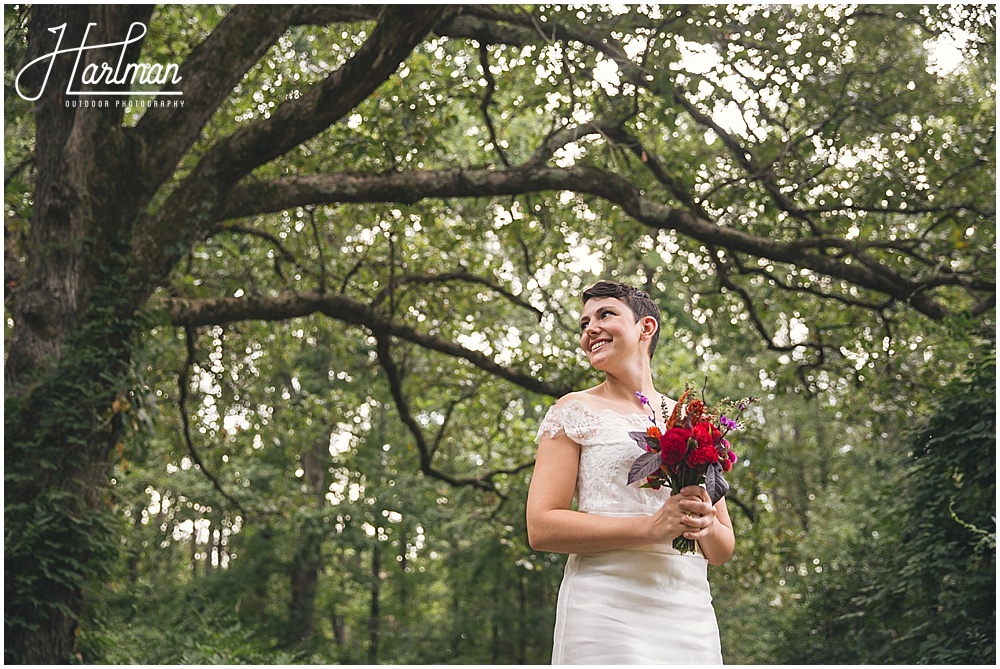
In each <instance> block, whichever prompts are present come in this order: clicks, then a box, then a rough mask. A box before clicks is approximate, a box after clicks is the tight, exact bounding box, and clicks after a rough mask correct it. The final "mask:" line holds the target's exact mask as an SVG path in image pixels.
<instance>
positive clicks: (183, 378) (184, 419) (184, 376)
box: [177, 326, 249, 520]
mask: <svg viewBox="0 0 1000 669" xmlns="http://www.w3.org/2000/svg"><path fill="white" fill-rule="evenodd" d="M184 334H185V337H184V342H185V345H186V348H187V357H186V358H185V359H184V366H183V367H182V368H181V372H180V374H178V375H177V408H178V410H179V411H180V414H181V428H182V429H181V433H182V435H183V437H184V443H185V444H186V445H187V448H188V453H189V454H190V455H191V460H193V461H194V464H195V465H197V466H198V469H200V470H201V473H202V474H204V475H205V476H206V478H208V480H209V481H211V483H212V487H213V488H215V489H216V490H217V491H218V492H219V494H220V495H222V496H223V497H224V498H225V499H226V500H228V501H229V502H230V503H231V504H233V505H234V506H235V507H236V508H237V509H239V510H240V513H242V514H243V519H244V520H246V519H248V517H249V515H248V514H247V510H246V509H245V508H243V504H241V503H240V501H239V500H238V499H236V498H235V497H233V496H232V495H230V494H229V493H228V492H226V490H225V488H223V487H222V483H220V482H219V479H218V478H217V477H216V476H215V475H214V474H212V472H211V470H209V469H208V467H206V466H205V463H204V462H202V460H201V456H199V455H198V450H197V449H196V448H195V447H194V439H192V438H191V424H190V420H189V419H188V414H187V406H186V404H187V396H188V379H189V377H190V374H191V367H193V366H194V363H195V359H196V353H195V348H194V340H195V338H196V337H197V334H196V333H195V329H194V328H193V327H191V326H186V327H185V328H184Z"/></svg>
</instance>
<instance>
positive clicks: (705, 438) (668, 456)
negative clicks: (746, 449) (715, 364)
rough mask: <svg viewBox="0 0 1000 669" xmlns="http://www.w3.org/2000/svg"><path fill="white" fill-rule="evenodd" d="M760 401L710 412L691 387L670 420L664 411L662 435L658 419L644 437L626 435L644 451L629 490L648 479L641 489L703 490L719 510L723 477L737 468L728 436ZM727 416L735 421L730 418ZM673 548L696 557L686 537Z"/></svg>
mask: <svg viewBox="0 0 1000 669" xmlns="http://www.w3.org/2000/svg"><path fill="white" fill-rule="evenodd" d="M636 396H637V397H638V398H639V401H640V402H642V403H643V404H644V405H645V404H648V403H649V401H648V400H647V399H646V398H645V397H644V396H643V395H642V394H641V393H636ZM756 401H757V398H754V397H747V398H744V399H742V400H740V401H739V402H736V403H733V402H728V401H725V402H723V403H721V404H720V407H719V408H716V409H714V410H710V409H709V408H707V407H706V405H705V402H704V400H703V399H697V398H695V396H694V394H693V392H692V388H691V386H687V387H686V388H685V389H684V394H683V395H681V398H680V400H678V402H677V404H676V405H675V406H674V409H673V411H672V412H671V414H670V416H669V417H667V415H666V409H664V416H663V418H664V426H663V429H662V430H661V429H660V427H659V426H657V425H656V419H655V417H654V418H653V419H652V420H653V425H651V426H650V427H648V428H647V429H646V431H645V432H629V433H628V435H629V436H630V437H632V439H633V440H635V442H636V443H637V444H638V445H639V447H640V448H642V449H643V451H645V452H644V453H643V454H642V455H640V456H639V457H638V458H636V459H635V462H633V463H632V468H631V469H630V470H629V474H628V484H629V485H631V484H633V483H636V482H638V481H642V480H643V479H645V483H643V484H642V487H644V488H653V489H654V490H659V489H660V488H661V487H663V486H664V485H668V486H670V489H671V490H672V491H673V493H674V494H677V493H679V492H680V490H681V488H684V487H685V486H689V485H701V484H704V486H705V489H706V490H707V491H708V496H709V499H711V500H712V504H715V503H716V502H718V501H719V500H720V499H722V498H723V497H725V495H726V493H727V492H728V491H729V484H728V483H726V479H725V478H723V473H724V472H728V471H730V470H731V469H732V468H733V463H735V462H736V454H735V453H734V452H733V451H732V450H730V443H729V441H728V440H727V439H726V435H727V434H728V433H729V432H730V431H732V430H736V429H741V428H742V426H741V425H740V423H739V419H740V417H741V416H742V415H743V412H744V411H746V409H747V407H749V406H750V405H751V404H753V403H754V402H756ZM723 411H727V412H728V413H729V415H730V416H733V417H732V418H729V417H727V416H726V414H724V413H723ZM673 545H674V548H675V549H677V550H678V551H680V552H681V553H691V552H694V540H693V539H687V538H685V537H684V536H683V535H681V536H679V537H677V538H676V539H674V543H673Z"/></svg>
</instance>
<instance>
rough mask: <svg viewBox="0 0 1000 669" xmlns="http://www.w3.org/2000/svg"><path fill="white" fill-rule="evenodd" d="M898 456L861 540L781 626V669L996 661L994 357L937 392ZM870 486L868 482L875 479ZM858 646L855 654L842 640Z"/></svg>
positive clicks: (816, 580)
mask: <svg viewBox="0 0 1000 669" xmlns="http://www.w3.org/2000/svg"><path fill="white" fill-rule="evenodd" d="M902 443H905V444H906V445H907V446H908V449H909V452H908V453H907V452H906V451H901V450H899V449H897V450H895V452H894V453H895V457H892V458H890V459H889V463H890V464H891V467H892V469H891V470H888V471H887V475H886V476H884V477H882V478H881V481H880V483H882V485H880V486H879V487H878V488H877V489H878V494H877V496H876V498H875V500H874V502H875V504H873V505H871V506H869V507H868V508H869V509H876V510H878V512H877V513H875V514H872V513H867V514H865V515H864V516H859V517H860V518H862V521H861V525H862V527H863V528H864V529H865V532H864V533H863V534H860V535H859V536H855V537H853V538H850V539H848V540H847V541H845V542H844V543H843V545H842V546H841V547H840V548H839V550H837V551H836V552H835V553H834V554H835V555H836V556H837V557H836V558H835V560H834V561H833V562H832V564H831V567H832V568H828V569H826V570H825V571H823V572H822V573H821V574H820V575H819V576H817V575H814V574H808V573H802V574H800V578H798V579H797V583H796V584H794V585H793V587H792V589H793V591H796V597H797V598H798V599H797V601H796V602H794V603H793V605H792V606H790V607H788V610H787V612H786V614H785V615H784V616H782V617H780V618H779V620H781V623H782V627H781V630H782V631H781V634H780V637H779V638H780V641H779V643H778V647H779V648H780V649H781V652H780V654H778V655H777V656H776V658H775V659H776V661H778V662H781V663H792V664H812V663H820V662H822V663H833V664H841V663H844V664H858V663H864V664H869V663H875V664H897V663H903V664H989V663H990V662H991V661H993V660H994V659H995V655H996V639H995V630H996V606H995V603H996V602H995V596H994V595H995V591H996V515H995V506H996V358H995V355H994V354H993V352H992V351H991V352H989V353H988V354H986V355H981V356H977V359H976V360H975V362H974V363H973V364H971V365H970V366H969V369H968V371H967V373H966V375H964V376H963V377H961V378H958V379H955V380H953V381H951V382H950V383H949V384H948V385H947V386H945V387H944V388H942V389H941V390H940V391H939V392H938V393H936V395H935V397H934V399H933V402H932V404H931V405H930V407H929V411H928V413H926V414H925V415H923V416H922V417H921V418H920V419H919V421H918V422H917V423H916V424H915V425H914V426H913V428H912V429H911V430H910V431H909V432H908V434H907V435H906V437H905V439H904V440H903V441H902ZM869 480H871V479H870V477H869ZM846 638H851V639H856V640H857V641H856V642H855V643H851V644H845V643H843V639H846Z"/></svg>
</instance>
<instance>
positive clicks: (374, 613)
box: [368, 534, 382, 664]
mask: <svg viewBox="0 0 1000 669" xmlns="http://www.w3.org/2000/svg"><path fill="white" fill-rule="evenodd" d="M381 573H382V549H381V548H380V547H379V544H378V535H377V534H376V536H375V539H374V543H373V544H372V564H371V577H372V581H371V611H370V613H371V616H370V618H369V622H368V662H370V663H371V664H378V641H379V634H380V633H381V630H380V627H379V626H380V624H381V615H382V614H381V596H382V577H381Z"/></svg>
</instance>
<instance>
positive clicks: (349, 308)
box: [161, 292, 571, 397]
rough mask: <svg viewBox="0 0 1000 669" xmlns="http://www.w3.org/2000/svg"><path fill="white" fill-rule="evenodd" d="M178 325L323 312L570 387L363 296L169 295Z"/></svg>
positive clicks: (536, 385)
mask: <svg viewBox="0 0 1000 669" xmlns="http://www.w3.org/2000/svg"><path fill="white" fill-rule="evenodd" d="M161 306H163V307H164V308H165V309H166V311H167V313H168V314H169V316H170V320H171V322H172V323H173V324H174V325H178V326H198V325H210V324H219V325H223V324H225V323H234V322H237V321H246V320H256V321H281V320H286V319H289V318H296V317H300V316H309V315H311V314H315V313H321V314H324V315H326V316H329V317H330V318H333V319H335V320H338V321H341V322H343V323H349V324H351V325H360V326H362V327H364V328H366V329H368V330H369V331H370V332H372V333H374V334H376V335H377V336H383V335H386V336H388V335H391V336H393V337H397V338H399V339H402V340H404V341H408V342H411V343H414V344H417V345H418V346H421V347H423V348H426V349H428V350H432V351H437V352H438V353H443V354H445V355H448V356H451V357H453V358H459V359H462V360H465V361H467V362H470V363H472V364H473V365H475V366H476V367H478V368H479V369H482V370H483V371H485V372H489V373H490V374H493V375H494V376H497V377H499V378H502V379H505V380H507V381H510V382H511V383H513V384H514V385H517V386H520V387H521V388H525V389H526V390H530V391H532V392H536V393H539V394H541V395H549V396H550V397H561V396H562V395H565V394H566V393H567V392H569V390H571V389H570V388H559V387H557V386H555V385H553V384H550V383H546V382H544V381H540V380H538V379H536V378H534V377H533V376H531V375H529V374H525V373H523V372H519V371H517V370H514V369H511V368H509V367H505V366H503V365H500V364H498V363H497V362H495V361H494V360H493V359H491V358H490V357H489V356H486V355H484V354H482V353H480V352H479V351H473V350H470V349H467V348H465V347H464V346H460V345H459V344H456V343H454V342H453V341H450V340H448V339H443V338H441V337H435V336H433V335H429V334H426V333H423V332H420V331H418V330H416V329H414V328H412V327H410V326H409V325H406V324H403V323H398V322H395V321H393V320H391V319H389V318H387V317H386V316H384V315H382V314H380V313H378V312H376V311H375V310H373V309H372V308H371V307H369V306H368V305H366V304H364V303H363V302H361V301H359V300H356V299H354V298H352V297H348V296H346V295H339V294H329V293H326V294H323V293H318V292H315V293H293V294H289V295H283V296H280V297H262V296H254V297H223V298H214V299H212V298H210V299H189V298H179V297H175V298H167V299H164V300H163V302H162V305H161Z"/></svg>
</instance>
